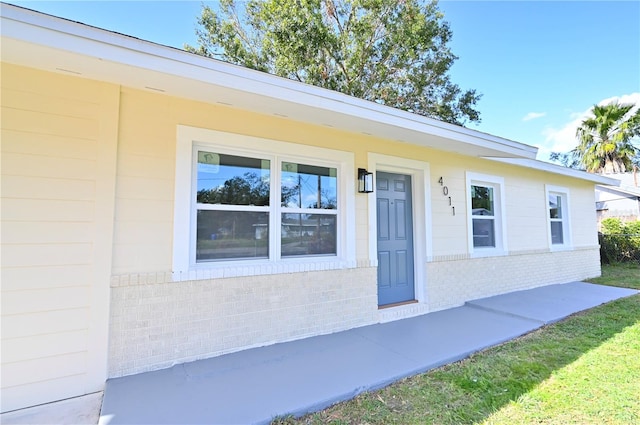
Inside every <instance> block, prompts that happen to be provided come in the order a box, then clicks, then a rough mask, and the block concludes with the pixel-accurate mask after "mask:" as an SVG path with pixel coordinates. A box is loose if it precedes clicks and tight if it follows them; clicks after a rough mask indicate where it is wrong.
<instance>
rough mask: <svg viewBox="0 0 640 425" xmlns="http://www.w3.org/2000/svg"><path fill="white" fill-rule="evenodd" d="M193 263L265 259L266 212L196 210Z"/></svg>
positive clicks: (267, 221) (267, 243) (267, 223)
mask: <svg viewBox="0 0 640 425" xmlns="http://www.w3.org/2000/svg"><path fill="white" fill-rule="evenodd" d="M196 238H197V240H196V261H212V260H222V259H225V260H229V259H255V258H268V256H269V213H266V212H247V211H208V210H200V211H198V229H197V235H196Z"/></svg>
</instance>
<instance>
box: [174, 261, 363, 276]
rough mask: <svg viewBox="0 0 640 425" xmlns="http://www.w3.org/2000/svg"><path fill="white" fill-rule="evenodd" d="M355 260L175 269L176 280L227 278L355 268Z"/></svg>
mask: <svg viewBox="0 0 640 425" xmlns="http://www.w3.org/2000/svg"><path fill="white" fill-rule="evenodd" d="M356 266H357V265H356V262H355V261H347V260H342V259H339V258H335V257H332V258H330V259H324V258H314V259H312V260H311V259H306V258H305V259H295V260H293V259H292V260H289V261H280V262H266V261H264V262H252V263H248V262H244V263H242V264H229V263H224V264H211V263H208V264H203V265H198V266H196V267H193V268H191V269H189V270H185V271H174V272H173V273H172V278H173V281H174V282H186V281H192V280H208V279H225V278H232V277H247V276H264V275H274V274H288V273H305V272H314V271H323V270H340V269H351V268H355V267H356Z"/></svg>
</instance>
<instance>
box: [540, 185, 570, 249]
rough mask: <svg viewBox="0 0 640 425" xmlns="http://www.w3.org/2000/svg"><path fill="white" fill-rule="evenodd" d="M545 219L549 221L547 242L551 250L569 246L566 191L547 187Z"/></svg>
mask: <svg viewBox="0 0 640 425" xmlns="http://www.w3.org/2000/svg"><path fill="white" fill-rule="evenodd" d="M546 192H547V210H548V213H547V219H548V221H549V240H550V242H551V247H552V248H562V247H568V246H569V245H570V231H569V230H570V229H569V208H568V203H569V202H568V197H569V195H568V193H569V192H568V190H567V189H564V188H559V187H555V186H547V190H546Z"/></svg>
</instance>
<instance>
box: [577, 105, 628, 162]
mask: <svg viewBox="0 0 640 425" xmlns="http://www.w3.org/2000/svg"><path fill="white" fill-rule="evenodd" d="M634 109H635V111H634ZM638 135H640V108H635V105H633V104H619V103H617V102H613V103H610V104H608V105H602V106H601V105H594V107H593V117H590V118H587V119H585V120H584V121H582V124H581V125H580V127H578V129H577V131H576V137H577V138H578V140H579V145H578V146H577V147H576V148H575V149H574V150H573V151H572V152H571V153H572V154H573V155H574V156H575V158H577V159H578V161H579V164H580V165H581V166H582V167H584V168H585V169H586V170H587V171H589V172H591V173H603V172H604V173H624V172H625V171H626V170H628V169H631V168H632V167H633V166H634V164H635V165H637V164H638V160H639V158H640V149H639V148H638V147H637V146H635V145H634V137H635V136H638Z"/></svg>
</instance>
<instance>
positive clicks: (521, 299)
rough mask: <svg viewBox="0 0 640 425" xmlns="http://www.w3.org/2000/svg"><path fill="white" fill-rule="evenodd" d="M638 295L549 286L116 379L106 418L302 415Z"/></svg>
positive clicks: (157, 420)
mask: <svg viewBox="0 0 640 425" xmlns="http://www.w3.org/2000/svg"><path fill="white" fill-rule="evenodd" d="M635 293H638V291H634V290H630V289H623V288H614V287H609V286H599V285H593V284H588V283H582V282H572V283H567V284H563V285H551V286H546V287H542V288H536V289H531V290H526V291H518V292H513V293H509V294H505V295H499V296H495V297H491V298H485V299H481V300H476V301H472V302H468V303H467V304H465V305H464V306H462V307H458V308H453V309H450V310H444V311H440V312H435V313H430V314H427V315H423V316H419V317H414V318H411V319H403V320H399V321H395V322H390V323H385V324H377V325H371V326H365V327H362V328H357V329H352V330H349V331H345V332H339V333H335V334H331V335H323V336H318V337H313V338H307V339H303V340H298V341H293V342H287V343H282V344H275V345H271V346H267V347H262V348H256V349H251V350H246V351H240V352H237V353H233V354H228V355H225V356H220V357H215V358H212V359H207V360H200V361H196V362H191V363H186V364H181V365H177V366H174V367H172V368H169V369H163V370H159V371H154V372H148V373H142V374H138V375H132V376H126V377H122V378H117V379H110V380H109V381H107V384H106V388H105V392H104V401H103V405H102V412H101V417H100V424H112V425H115V424H252V423H269V422H270V421H271V419H272V418H274V417H275V416H283V415H288V414H293V415H302V414H304V413H307V412H311V411H317V410H321V409H322V408H324V407H327V406H329V405H331V404H333V403H336V402H338V401H342V400H346V399H349V398H352V397H353V396H355V395H357V394H358V393H361V392H363V391H368V390H373V389H377V388H380V387H383V386H386V385H388V384H390V383H392V382H394V381H396V380H398V379H401V378H404V377H407V376H410V375H414V374H417V373H420V372H424V371H427V370H429V369H433V368H435V367H438V366H441V365H444V364H446V363H450V362H454V361H456V360H460V359H463V358H465V357H468V356H469V355H470V354H472V353H474V352H476V351H479V350H482V349H484V348H487V347H490V346H492V345H496V344H499V343H501V342H504V341H507V340H510V339H512V338H515V337H517V336H520V335H523V334H525V333H527V332H530V331H532V330H534V329H537V328H539V327H541V326H543V325H544V324H547V323H551V322H554V321H557V320H560V319H562V318H564V317H566V316H568V315H570V314H572V313H575V312H578V311H581V310H584V309H588V308H591V307H595V306H597V305H600V304H602V303H606V302H609V301H612V300H615V299H617V298H622V297H625V296H629V295H633V294H635Z"/></svg>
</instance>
